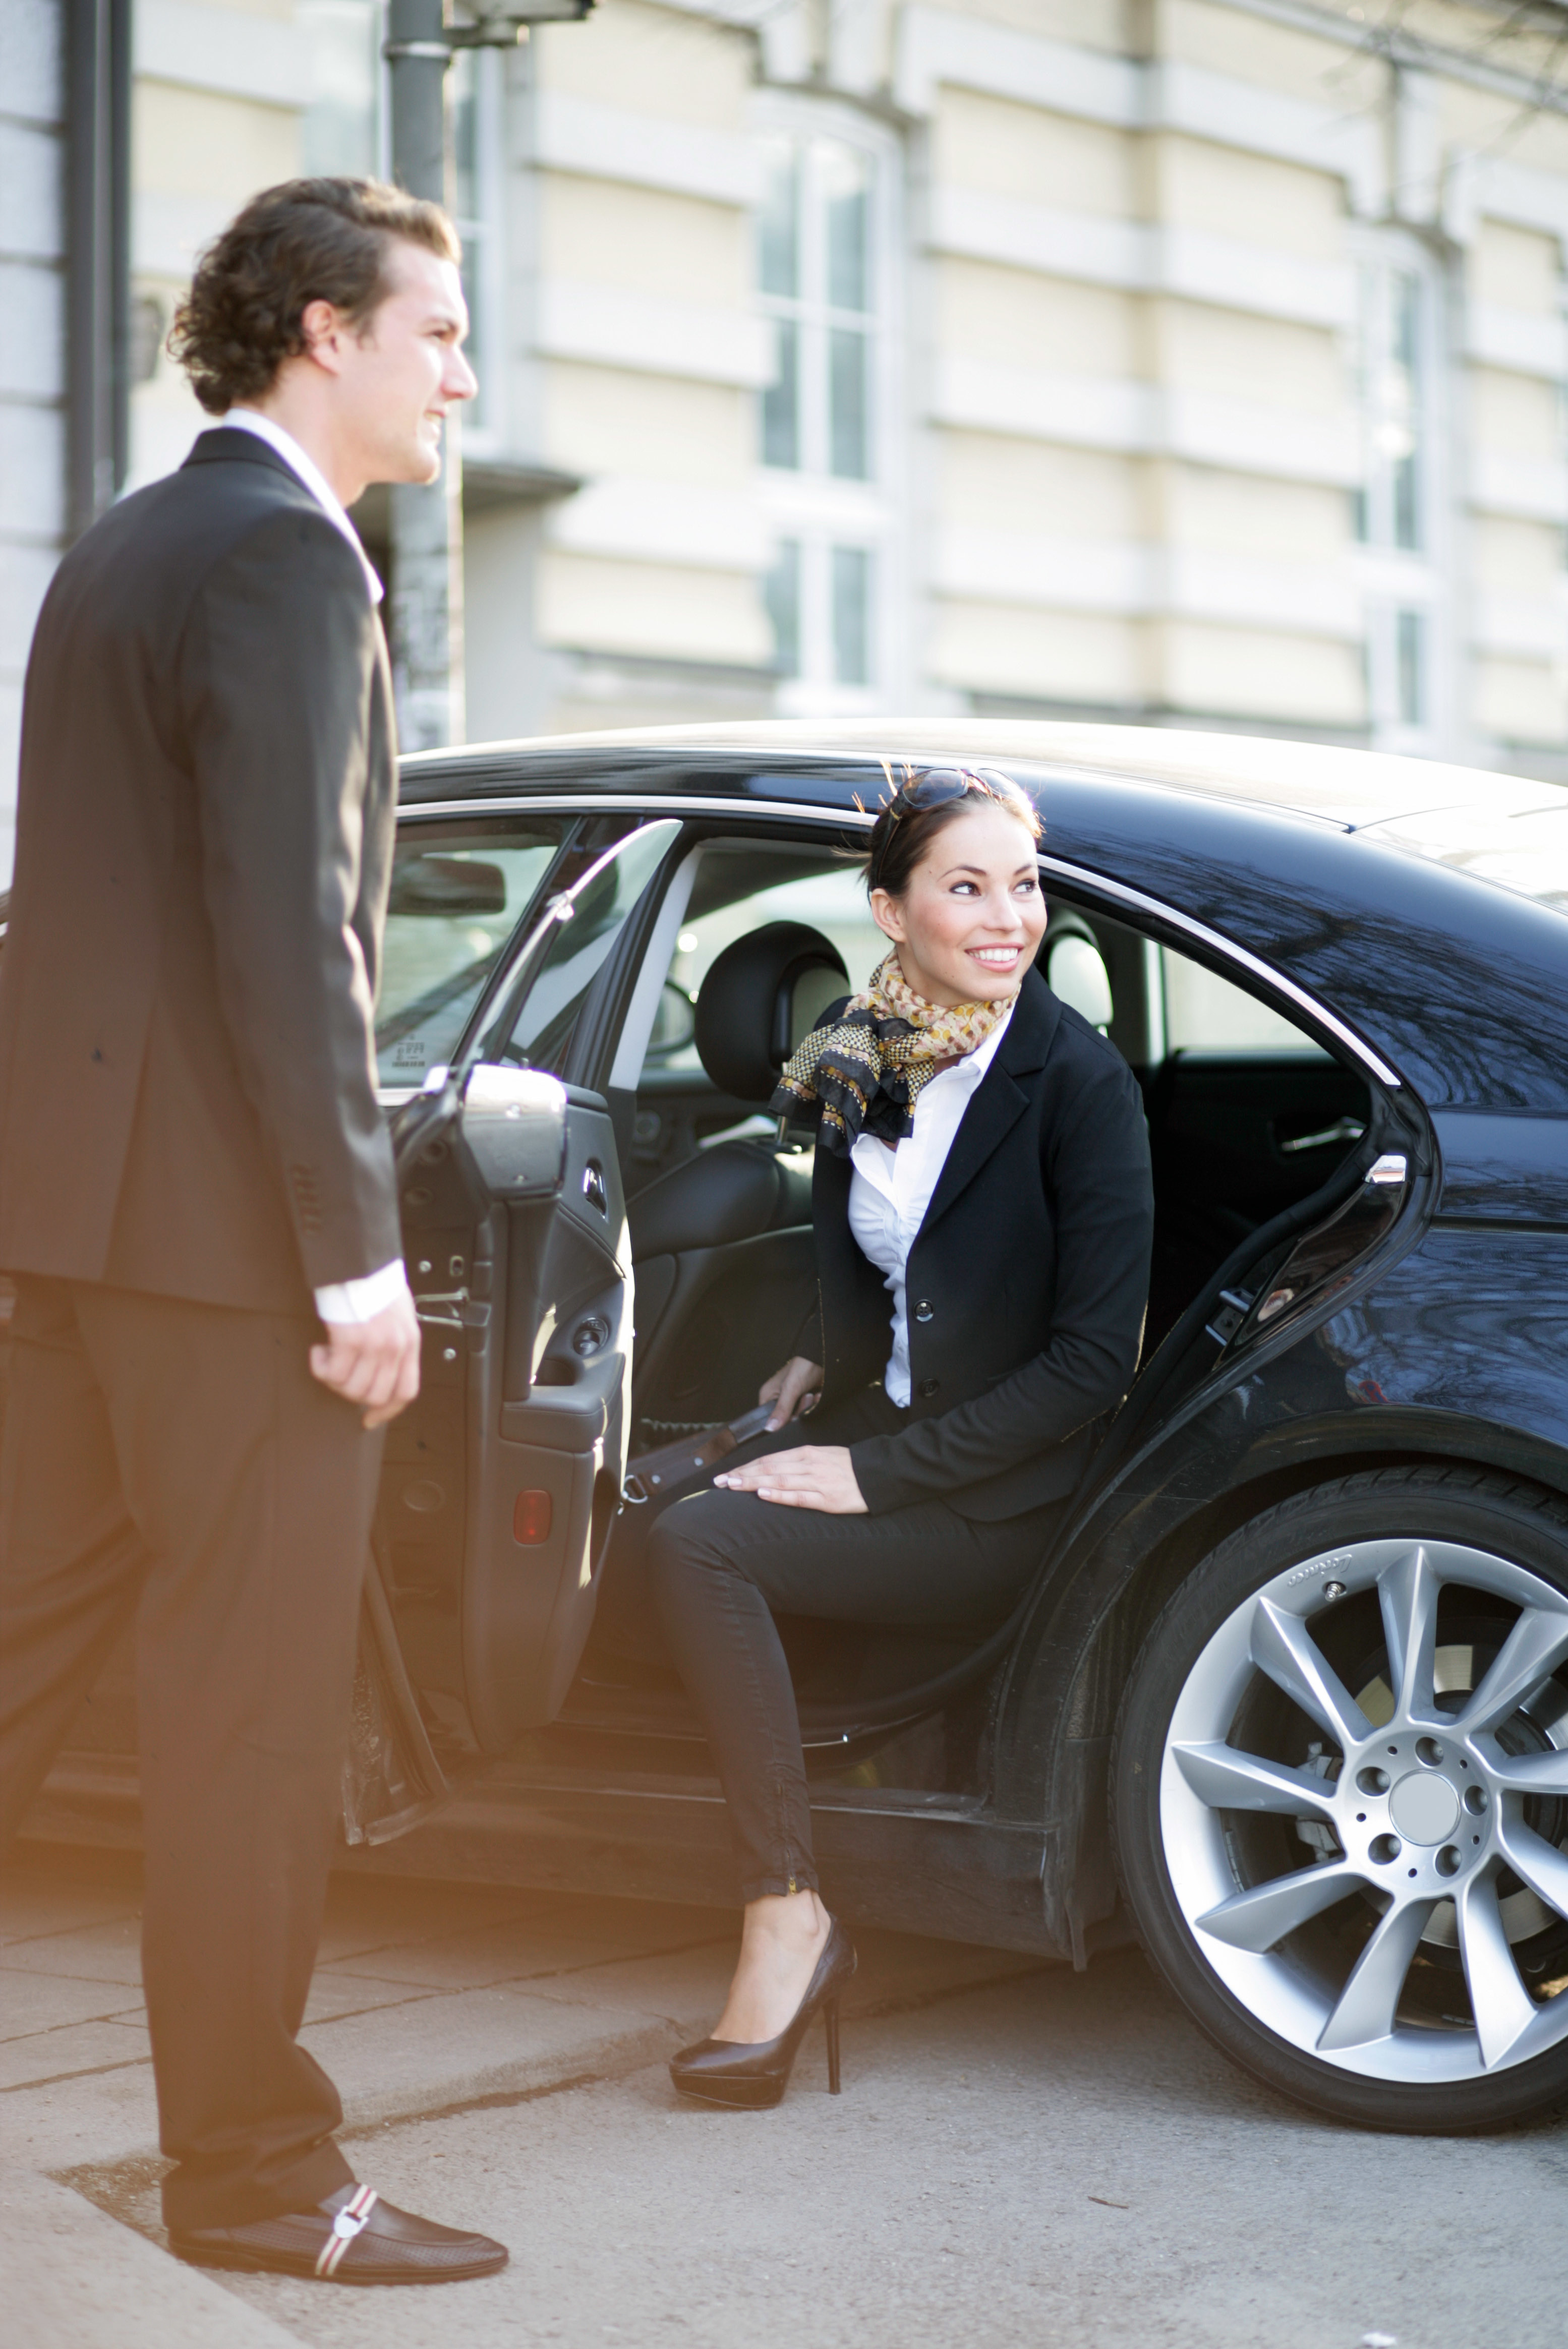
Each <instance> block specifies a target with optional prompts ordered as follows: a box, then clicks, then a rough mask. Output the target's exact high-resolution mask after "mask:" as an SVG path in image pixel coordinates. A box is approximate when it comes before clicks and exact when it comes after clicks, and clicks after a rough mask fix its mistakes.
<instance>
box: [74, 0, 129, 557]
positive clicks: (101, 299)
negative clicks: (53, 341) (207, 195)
mask: <svg viewBox="0 0 1568 2349" xmlns="http://www.w3.org/2000/svg"><path fill="white" fill-rule="evenodd" d="M67 77H68V79H67V122H68V125H69V129H68V132H67V163H66V186H67V293H66V304H67V353H68V359H67V365H68V368H69V386H68V396H67V423H68V431H67V528H68V530H69V533H70V535H71V537H72V538H77V537H79V536H80V534H81V533H82V532H83V531H84V530H86V529H88V526H89V525H90V524H91V523H95V522H96V521H97V520H98V517H99V514H101V513H103V512H107V510H108V509H109V506H110V505H112V504H113V502H114V500H115V497H116V496H117V494H118V493H119V490H120V489H121V487H122V486H123V484H124V481H125V476H126V469H127V464H128V456H129V452H128V447H127V439H128V435H127V413H128V409H127V391H128V383H127V370H126V326H127V317H128V307H129V299H130V250H129V243H128V236H129V230H128V222H129V217H130V169H129V157H130V5H129V0H71V6H70V9H69V13H68V17H67Z"/></svg>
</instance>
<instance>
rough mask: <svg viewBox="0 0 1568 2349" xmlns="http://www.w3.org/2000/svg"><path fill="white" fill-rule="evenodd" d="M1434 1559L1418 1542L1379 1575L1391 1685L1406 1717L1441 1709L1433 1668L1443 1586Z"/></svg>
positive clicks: (1400, 1712) (1396, 1703)
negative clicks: (1440, 1591)
mask: <svg viewBox="0 0 1568 2349" xmlns="http://www.w3.org/2000/svg"><path fill="white" fill-rule="evenodd" d="M1440 1588H1441V1585H1440V1584H1439V1582H1438V1578H1437V1576H1436V1575H1435V1574H1434V1573H1433V1571H1432V1567H1431V1561H1430V1560H1429V1559H1428V1556H1427V1553H1426V1551H1425V1549H1424V1548H1422V1547H1419V1545H1417V1547H1416V1548H1415V1549H1412V1550H1410V1551H1408V1552H1407V1555H1406V1556H1405V1557H1402V1558H1400V1559H1399V1561H1398V1563H1397V1565H1394V1566H1390V1567H1387V1568H1385V1570H1384V1571H1383V1573H1381V1574H1380V1575H1379V1576H1378V1578H1377V1601H1378V1604H1379V1606H1380V1607H1381V1608H1382V1609H1383V1636H1384V1638H1385V1640H1386V1641H1387V1643H1388V1685H1389V1687H1390V1688H1391V1689H1392V1690H1393V1692H1394V1709H1395V1712H1396V1713H1397V1715H1398V1716H1399V1717H1400V1718H1401V1719H1405V1720H1408V1719H1409V1718H1410V1717H1411V1716H1412V1715H1417V1716H1418V1717H1419V1718H1420V1719H1421V1720H1423V1721H1426V1720H1428V1719H1430V1717H1431V1716H1432V1714H1433V1713H1436V1711H1437V1698H1436V1694H1435V1692H1434V1688H1433V1671H1434V1665H1435V1661H1436V1656H1437V1647H1438V1590H1439V1589H1440Z"/></svg>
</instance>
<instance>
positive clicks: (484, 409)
mask: <svg viewBox="0 0 1568 2349" xmlns="http://www.w3.org/2000/svg"><path fill="white" fill-rule="evenodd" d="M447 85H448V100H449V104H450V106H451V109H452V217H453V219H454V220H455V222H456V223H457V233H458V234H459V236H460V237H461V238H462V291H463V297H464V299H465V300H466V302H467V304H468V342H467V345H466V349H467V352H468V358H469V364H470V365H471V366H472V369H473V372H474V374H475V375H476V376H477V377H478V378H479V390H478V393H477V394H476V396H475V398H473V399H472V402H471V403H470V405H469V406H468V407H467V409H465V410H464V412H463V419H462V431H463V441H464V444H465V446H471V447H472V446H474V445H475V444H477V445H478V446H480V447H482V448H491V449H493V444H494V443H496V442H497V441H498V440H499V439H500V424H501V416H502V411H503V397H502V395H503V386H502V385H501V383H500V382H499V381H497V379H496V378H497V373H498V370H499V367H500V365H501V349H502V338H501V336H500V335H499V333H498V332H497V330H496V320H497V317H498V315H499V287H498V285H497V283H496V276H497V270H498V266H499V255H498V249H497V242H496V233H495V222H496V220H497V218H498V216H499V212H500V202H499V196H498V191H497V189H496V186H495V181H496V178H497V175H498V159H499V155H500V150H501V136H500V130H501V125H500V109H501V91H500V59H499V57H497V56H496V54H495V52H494V51H493V50H491V49H459V50H458V51H457V53H456V55H455V56H454V57H453V58H452V65H451V67H450V69H449V72H448V77H447Z"/></svg>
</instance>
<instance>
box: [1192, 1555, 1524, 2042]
mask: <svg viewBox="0 0 1568 2349" xmlns="http://www.w3.org/2000/svg"><path fill="white" fill-rule="evenodd" d="M1445 1592H1447V1593H1448V1594H1449V1595H1448V1597H1447V1598H1446V1599H1445V1598H1444V1596H1443V1594H1444V1593H1445ZM1466 1608H1469V1609H1471V1611H1472V1615H1473V1614H1474V1613H1475V1610H1478V1609H1479V1610H1480V1621H1481V1622H1482V1624H1483V1626H1485V1627H1486V1628H1487V1629H1488V1630H1490V1638H1489V1637H1486V1636H1484V1635H1478V1634H1477V1632H1476V1631H1475V1630H1474V1628H1473V1624H1472V1625H1471V1626H1470V1627H1469V1631H1468V1636H1462V1637H1456V1636H1455V1631H1454V1626H1455V1624H1456V1622H1457V1621H1459V1620H1460V1619H1461V1617H1462V1611H1463V1609H1466ZM1379 1626H1380V1633H1379V1630H1378V1627H1379ZM1369 1631H1370V1632H1371V1633H1372V1635H1373V1640H1374V1645H1375V1647H1376V1651H1377V1653H1376V1657H1375V1659H1374V1661H1373V1663H1372V1665H1371V1667H1370V1669H1369V1668H1368V1666H1367V1664H1366V1662H1365V1661H1357V1660H1358V1659H1365V1658H1366V1652H1367V1636H1368V1632H1369ZM1353 1689H1354V1691H1355V1692H1354V1693H1353ZM1159 1808H1160V1827H1161V1839H1162V1842H1163V1846H1164V1852H1165V1857H1166V1864H1167V1868H1168V1873H1169V1877H1170V1881H1171V1885H1172V1889H1173V1890H1174V1893H1175V1896H1176V1899H1177V1902H1178V1904H1179V1908H1180V1909H1181V1912H1182V1914H1183V1916H1184V1918H1185V1920H1186V1922H1187V1925H1188V1927H1189V1931H1190V1933H1191V1935H1192V1938H1193V1940H1194V1943H1195V1945H1196V1947H1197V1949H1198V1950H1199V1951H1200V1952H1201V1954H1202V1956H1203V1957H1204V1959H1205V1960H1206V1961H1207V1963H1208V1964H1209V1965H1210V1967H1211V1968H1212V1969H1213V1971H1214V1972H1215V1973H1216V1974H1218V1975H1219V1977H1220V1980H1221V1981H1222V1982H1224V1983H1225V1985H1226V1986H1227V1988H1228V1989H1229V1990H1230V1991H1231V1993H1232V1995H1233V1996H1234V1997H1236V1998H1237V1999H1238V2000H1240V2001H1241V2003H1242V2004H1243V2005H1244V2006H1245V2007H1246V2009H1247V2010H1248V2011H1249V2012H1250V2013H1251V2015H1252V2016H1253V2017H1254V2018H1255V2020H1256V2021H1257V2022H1258V2023H1262V2024H1263V2025H1264V2026H1265V2027H1266V2028H1267V2029H1268V2030H1269V2031H1271V2032H1273V2033H1277V2034H1278V2036H1279V2037H1280V2038H1282V2039H1283V2040H1284V2041H1286V2042H1287V2043H1288V2044H1291V2045H1292V2046H1293V2047H1295V2048H1297V2049H1299V2050H1301V2051H1302V2052H1303V2054H1311V2055H1314V2056H1315V2057H1316V2058H1317V2059H1318V2060H1319V2061H1320V2062H1326V2063H1329V2064H1334V2065H1336V2066H1338V2067H1340V2068H1342V2069H1344V2070H1346V2071H1350V2072H1354V2073H1357V2074H1360V2075H1362V2076H1364V2077H1366V2078H1369V2079H1382V2080H1386V2081H1390V2082H1396V2081H1397V2082H1401V2083H1408V2084H1410V2085H1417V2084H1433V2085H1436V2084H1438V2083H1443V2082H1459V2081H1464V2080H1469V2079H1476V2078H1480V2077H1482V2076H1485V2075H1489V2074H1491V2073H1495V2072H1498V2071H1500V2070H1503V2069H1506V2068H1508V2067H1510V2066H1513V2065H1516V2064H1523V2063H1526V2062H1529V2061H1531V2060H1532V2058H1534V2057H1536V2056H1538V2055H1541V2054H1544V2053H1546V2052H1547V2051H1548V2050H1549V2049H1552V2048H1554V2047H1557V2046H1559V2045H1560V2044H1562V2043H1563V2041H1564V2040H1568V1598H1565V1597H1564V1596H1563V1593H1562V1592H1560V1591H1558V1590H1556V1589H1554V1588H1552V1586H1551V1585H1550V1584H1549V1583H1547V1582H1545V1581H1543V1580H1542V1578H1540V1577H1538V1576H1536V1575H1533V1574H1532V1573H1530V1572H1528V1571H1527V1570H1526V1569H1525V1568H1522V1567H1520V1566H1517V1565H1514V1564H1512V1563H1511V1561H1509V1560H1507V1559H1504V1558H1501V1557H1494V1556H1492V1555H1490V1554H1489V1553H1487V1552H1485V1551H1482V1550H1480V1549H1475V1548H1471V1547H1467V1546H1465V1545H1462V1544H1459V1543H1451V1542H1443V1541H1411V1540H1409V1539H1407V1538H1400V1539H1388V1540H1375V1541H1365V1542H1359V1543H1354V1544H1352V1545H1351V1546H1350V1547H1345V1548H1339V1549H1334V1550H1333V1551H1331V1552H1327V1553H1324V1554H1323V1555H1320V1556H1318V1557H1312V1558H1309V1559H1307V1560H1305V1561H1303V1563H1301V1564H1299V1565H1295V1566H1293V1567H1291V1568H1287V1569H1286V1570H1285V1571H1283V1572H1282V1573H1281V1574H1278V1575H1276V1576H1275V1577H1274V1578H1272V1580H1271V1581H1269V1582H1267V1583H1266V1584H1264V1585H1263V1587H1262V1588H1261V1589H1259V1590H1258V1591H1257V1592H1255V1593H1254V1594H1253V1596H1251V1598H1250V1599H1246V1600H1245V1601H1244V1602H1243V1603H1242V1604H1241V1605H1240V1606H1238V1607H1237V1608H1235V1609H1233V1611H1232V1612H1231V1614H1230V1615H1229V1616H1228V1617H1227V1619H1226V1620H1225V1621H1224V1622H1223V1623H1222V1624H1221V1626H1220V1629H1219V1630H1218V1631H1216V1633H1215V1634H1214V1636H1213V1637H1212V1638H1211V1639H1210V1640H1209V1642H1208V1644H1207V1645H1206V1647H1205V1648H1204V1649H1203V1650H1202V1651H1201V1653H1200V1654H1199V1657H1198V1659H1197V1661H1196V1662H1195V1664H1194V1665H1193V1668H1192V1670H1191V1671H1190V1672H1189V1675H1188V1677H1187V1680H1186V1682H1185V1684H1184V1685H1183V1688H1182V1691H1181V1693H1180V1696H1179V1700H1178V1702H1177V1704H1176V1707H1175V1709H1174V1713H1173V1714H1172V1716H1171V1720H1170V1725H1169V1730H1168V1734H1167V1738H1166V1742H1165V1753H1164V1759H1163V1764H1162V1768H1161V1776H1160V1798H1159ZM1303 1848H1304V1851H1306V1852H1310V1853H1311V1854H1312V1855H1313V1857H1311V1859H1310V1860H1309V1862H1308V1864H1307V1865H1305V1866H1304V1867H1303V1866H1301V1865H1299V1864H1297V1863H1298V1861H1299V1859H1300V1857H1302V1855H1303Z"/></svg>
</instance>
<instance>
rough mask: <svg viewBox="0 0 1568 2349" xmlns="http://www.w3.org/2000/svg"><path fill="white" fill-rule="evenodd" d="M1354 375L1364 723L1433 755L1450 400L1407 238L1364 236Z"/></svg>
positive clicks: (1444, 701)
mask: <svg viewBox="0 0 1568 2349" xmlns="http://www.w3.org/2000/svg"><path fill="white" fill-rule="evenodd" d="M1446 390H1447V385H1446V357H1445V344H1444V305H1443V286H1442V278H1441V274H1440V272H1439V270H1438V264H1437V263H1436V261H1435V260H1434V258H1433V256H1432V255H1431V254H1429V253H1428V251H1427V250H1426V248H1425V247H1424V246H1423V245H1422V244H1420V243H1419V242H1418V241H1417V239H1416V238H1414V237H1411V236H1407V235H1404V234H1402V233H1392V232H1387V231H1384V232H1380V233H1374V234H1371V235H1368V236H1367V237H1366V238H1365V239H1364V241H1363V243H1362V245H1361V268H1360V307H1359V316H1358V320H1357V332H1356V337H1355V391H1356V396H1357V398H1358V402H1359V406H1360V411H1361V422H1362V479H1361V484H1360V487H1359V488H1358V489H1357V491H1356V492H1355V500H1354V509H1353V515H1354V522H1355V537H1356V539H1357V541H1358V542H1359V553H1358V555H1357V570H1358V572H1359V574H1360V579H1361V586H1362V593H1363V597H1364V609H1365V613H1366V622H1365V626H1366V638H1365V642H1366V700H1367V719H1368V728H1369V731H1370V734H1371V737H1372V740H1373V741H1374V742H1375V743H1376V745H1377V746H1378V747H1379V748H1380V749H1384V750H1407V751H1417V752H1423V751H1424V752H1427V753H1428V754H1430V753H1432V752H1435V751H1438V750H1443V749H1444V748H1445V747H1451V746H1449V744H1448V737H1449V733H1450V730H1451V718H1452V713H1451V711H1450V709H1449V699H1450V696H1449V694H1447V693H1445V692H1444V691H1443V690H1442V687H1443V680H1444V677H1445V674H1446V672H1448V671H1449V670H1450V669H1451V666H1452V664H1451V662H1449V661H1447V660H1445V657H1444V656H1443V652H1442V650H1441V647H1443V645H1444V644H1446V643H1447V641H1448V636H1449V627H1450V616H1449V595H1448V575H1449V564H1450V555H1449V547H1450V540H1451V533H1450V531H1449V524H1448V515H1447V511H1446V506H1445V497H1446V483H1447V478H1448V468H1447V463H1446V452H1445V431H1446V418H1447V411H1448V400H1447V397H1446Z"/></svg>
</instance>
